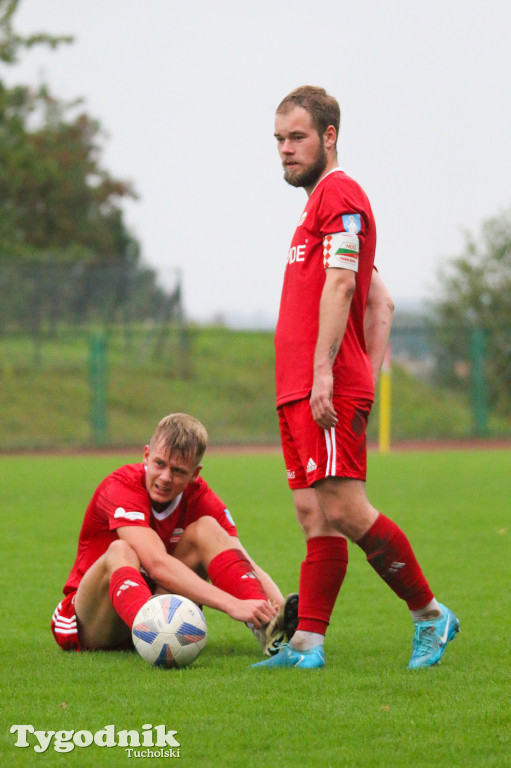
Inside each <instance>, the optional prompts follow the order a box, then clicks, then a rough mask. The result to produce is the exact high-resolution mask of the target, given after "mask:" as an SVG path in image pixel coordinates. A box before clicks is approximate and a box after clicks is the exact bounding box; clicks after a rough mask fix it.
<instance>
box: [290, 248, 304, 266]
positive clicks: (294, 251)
mask: <svg viewBox="0 0 511 768" xmlns="http://www.w3.org/2000/svg"><path fill="white" fill-rule="evenodd" d="M306 248H307V244H306V243H303V245H292V246H291V248H290V249H289V253H288V254H287V263H288V264H294V263H295V261H305V249H306Z"/></svg>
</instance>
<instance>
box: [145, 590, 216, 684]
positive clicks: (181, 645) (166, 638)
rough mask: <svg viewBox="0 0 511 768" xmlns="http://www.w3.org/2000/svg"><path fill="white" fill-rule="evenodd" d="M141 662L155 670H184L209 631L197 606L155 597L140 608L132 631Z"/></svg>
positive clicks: (175, 597)
mask: <svg viewBox="0 0 511 768" xmlns="http://www.w3.org/2000/svg"><path fill="white" fill-rule="evenodd" d="M131 636H132V638H133V644H134V646H135V648H136V649H137V651H138V653H139V654H140V655H141V656H142V658H143V659H144V660H145V661H147V662H148V663H149V664H153V665H154V666H155V667H166V668H167V669H170V668H171V667H187V666H188V665H189V664H191V663H192V662H193V661H195V659H196V658H197V656H198V655H199V653H200V652H201V651H202V649H203V648H204V646H205V645H206V640H207V637H208V628H207V625H206V619H205V618H204V614H203V613H202V611H201V609H200V608H199V606H198V605H195V603H193V602H192V601H191V600H188V598H186V597H181V595H157V596H156V597H152V598H151V599H150V600H148V601H147V603H145V605H143V606H142V608H141V609H140V610H139V612H138V613H137V615H136V617H135V621H134V623H133V627H132V630H131Z"/></svg>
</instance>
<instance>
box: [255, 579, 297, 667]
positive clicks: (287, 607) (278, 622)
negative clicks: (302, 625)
mask: <svg viewBox="0 0 511 768" xmlns="http://www.w3.org/2000/svg"><path fill="white" fill-rule="evenodd" d="M297 624H298V595H297V594H296V592H292V593H291V594H290V595H287V597H285V598H284V600H283V601H282V603H281V604H280V606H279V610H278V611H277V613H276V614H275V616H274V617H273V619H272V620H271V621H270V623H269V624H267V625H266V627H265V628H264V635H263V634H262V638H261V647H262V649H263V654H264V655H265V656H274V655H275V654H276V653H278V652H279V648H280V647H281V645H282V643H284V642H285V641H286V640H291V638H292V637H293V635H294V633H295V630H296V627H297Z"/></svg>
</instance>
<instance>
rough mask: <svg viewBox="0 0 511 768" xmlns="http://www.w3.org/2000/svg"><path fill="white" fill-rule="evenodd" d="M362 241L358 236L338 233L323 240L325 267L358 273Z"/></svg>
mask: <svg viewBox="0 0 511 768" xmlns="http://www.w3.org/2000/svg"><path fill="white" fill-rule="evenodd" d="M359 250H360V241H359V239H358V236H357V235H352V234H349V233H348V232H336V233H335V234H333V235H327V236H326V237H325V238H323V266H324V267H325V269H328V268H329V267H334V268H335V267H337V268H341V269H351V270H352V271H353V272H358V253H359Z"/></svg>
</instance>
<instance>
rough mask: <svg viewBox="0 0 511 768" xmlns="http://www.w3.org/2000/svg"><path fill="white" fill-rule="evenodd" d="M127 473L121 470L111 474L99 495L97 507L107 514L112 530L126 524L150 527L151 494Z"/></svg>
mask: <svg viewBox="0 0 511 768" xmlns="http://www.w3.org/2000/svg"><path fill="white" fill-rule="evenodd" d="M125 474H126V476H124V473H122V472H121V471H119V472H116V473H114V474H112V475H110V477H109V478H107V482H105V484H104V485H103V486H102V488H100V490H99V493H98V497H97V507H98V509H101V510H103V511H104V513H105V514H106V517H107V519H108V527H109V529H110V530H111V531H115V530H116V529H117V528H122V527H123V526H125V525H137V526H140V527H143V528H148V527H149V520H150V516H151V507H150V502H149V495H148V493H147V491H146V490H145V488H144V487H143V486H142V485H138V484H137V483H135V482H133V481H132V480H131V478H130V477H129V476H128V473H125Z"/></svg>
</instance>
